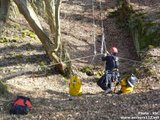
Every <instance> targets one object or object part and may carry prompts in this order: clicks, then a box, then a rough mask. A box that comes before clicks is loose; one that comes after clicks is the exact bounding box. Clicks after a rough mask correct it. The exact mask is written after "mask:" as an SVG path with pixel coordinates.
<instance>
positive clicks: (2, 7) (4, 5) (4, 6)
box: [0, 0, 10, 22]
mask: <svg viewBox="0 0 160 120" xmlns="http://www.w3.org/2000/svg"><path fill="white" fill-rule="evenodd" d="M9 3H10V0H0V21H3V22H6V20H7V18H8V11H9Z"/></svg>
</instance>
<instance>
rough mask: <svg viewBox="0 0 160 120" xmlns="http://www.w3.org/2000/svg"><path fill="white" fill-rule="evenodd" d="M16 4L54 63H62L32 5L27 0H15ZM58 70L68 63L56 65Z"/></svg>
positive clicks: (61, 69) (62, 69) (62, 70)
mask: <svg viewBox="0 0 160 120" xmlns="http://www.w3.org/2000/svg"><path fill="white" fill-rule="evenodd" d="M14 2H15V3H16V5H17V6H18V8H19V11H20V12H21V13H22V14H23V15H24V17H25V18H26V20H27V21H28V23H29V24H30V26H31V27H32V29H33V30H34V31H35V33H36V35H37V36H38V38H39V39H40V40H41V42H42V44H43V46H44V48H45V50H46V52H47V54H48V56H49V58H50V59H51V60H52V61H53V62H54V63H60V62H61V59H60V58H59V57H58V55H57V53H55V52H54V44H53V42H52V41H51V40H50V39H49V37H48V36H47V35H46V33H45V32H44V31H43V28H42V26H41V24H40V22H39V20H38V18H37V15H36V13H35V12H34V10H33V9H32V7H31V5H30V4H29V3H28V2H27V0H14ZM56 66H57V68H58V70H59V71H61V72H64V69H65V68H66V65H65V64H64V63H62V62H61V63H60V64H57V65H56Z"/></svg>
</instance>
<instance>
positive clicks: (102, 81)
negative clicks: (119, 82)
mask: <svg viewBox="0 0 160 120" xmlns="http://www.w3.org/2000/svg"><path fill="white" fill-rule="evenodd" d="M97 85H98V86H99V87H101V88H102V89H103V90H107V85H106V75H105V74H104V75H103V76H102V77H101V78H100V79H99V80H98V81H97Z"/></svg>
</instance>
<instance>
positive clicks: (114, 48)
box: [110, 47, 118, 54]
mask: <svg viewBox="0 0 160 120" xmlns="http://www.w3.org/2000/svg"><path fill="white" fill-rule="evenodd" d="M110 52H111V53H112V54H114V53H118V49H117V48H116V47H112V48H111V49H110Z"/></svg>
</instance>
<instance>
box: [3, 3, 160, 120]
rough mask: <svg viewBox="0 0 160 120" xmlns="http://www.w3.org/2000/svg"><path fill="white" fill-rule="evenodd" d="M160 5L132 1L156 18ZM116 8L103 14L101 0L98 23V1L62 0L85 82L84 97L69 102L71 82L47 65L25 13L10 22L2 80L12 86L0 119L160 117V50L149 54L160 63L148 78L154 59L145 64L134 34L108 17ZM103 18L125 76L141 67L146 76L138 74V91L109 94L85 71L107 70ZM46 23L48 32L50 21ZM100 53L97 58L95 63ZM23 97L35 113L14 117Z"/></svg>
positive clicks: (65, 32) (67, 35)
mask: <svg viewBox="0 0 160 120" xmlns="http://www.w3.org/2000/svg"><path fill="white" fill-rule="evenodd" d="M158 1H159V0H148V1H146V0H141V1H139V0H131V2H133V3H134V7H135V8H136V9H141V10H142V9H143V10H144V11H146V12H148V11H149V12H148V14H149V15H153V16H154V17H155V19H156V18H157V17H156V16H155V15H154V14H155V11H156V12H157V11H158V10H157V9H158V8H159V7H160V4H158V3H159V2H158ZM116 4H117V3H116V0H102V10H100V4H99V1H98V0H97V1H96V2H94V8H95V12H94V19H93V13H92V0H64V1H63V2H62V7H61V9H62V10H61V29H62V40H63V41H65V43H66V49H67V50H68V52H69V53H70V55H71V59H72V64H73V68H74V69H76V70H75V72H77V74H78V75H79V77H80V78H81V80H82V90H83V94H82V95H81V96H77V97H75V98H74V99H73V100H72V101H69V99H68V85H69V80H67V79H66V78H64V77H63V76H61V75H60V74H58V73H57V72H56V71H55V70H53V69H50V67H47V65H48V64H49V62H50V61H49V59H48V57H47V56H46V54H45V51H44V49H43V47H42V44H41V43H40V41H39V40H38V38H37V36H35V35H34V33H33V32H32V30H31V29H30V27H29V25H28V23H27V22H26V21H25V19H24V18H23V17H22V16H21V15H20V16H19V17H16V18H13V17H12V18H10V20H9V21H8V22H7V24H5V25H4V26H3V28H2V27H1V38H5V37H6V38H7V39H3V42H0V71H1V72H0V78H1V80H3V81H5V83H6V84H7V85H8V86H9V87H10V93H9V94H5V95H1V96H0V108H1V109H0V116H1V117H0V120H1V119H2V120H17V119H19V120H74V119H76V120H103V119H104V120H110V119H113V120H119V119H125V117H126V119H133V118H134V119H157V120H158V119H160V111H159V110H160V97H159V96H160V80H159V79H160V69H159V65H158V64H159V62H160V48H154V49H151V50H149V51H147V52H146V53H145V54H144V56H147V57H148V56H149V60H150V61H153V62H156V63H157V64H155V65H153V64H151V65H150V66H149V67H148V68H151V69H153V70H154V74H152V75H148V73H147V72H145V71H144V70H142V68H143V64H148V63H146V61H147V60H148V59H147V58H145V57H144V59H142V60H141V61H140V59H139V57H138V56H137V55H136V51H135V48H134V45H133V41H132V37H131V36H130V34H129V33H128V31H126V30H124V29H123V28H120V27H119V26H118V25H117V24H116V20H115V18H110V17H108V15H109V12H111V11H113V10H114V8H115V6H116ZM155 8H157V9H155ZM101 13H102V14H101ZM101 16H102V19H103V22H104V33H105V40H106V46H107V49H109V48H110V47H111V46H115V47H117V48H118V49H119V54H118V56H119V58H120V72H121V75H123V74H125V73H132V72H133V70H134V69H135V67H137V66H138V67H140V68H139V69H140V70H142V71H143V72H145V73H143V74H141V75H140V76H138V78H139V82H138V84H137V86H136V87H135V91H134V92H133V93H130V94H123V95H114V94H113V95H106V94H105V93H104V92H103V90H101V89H100V87H98V86H97V84H96V81H97V79H95V76H88V75H86V74H85V73H82V72H80V69H81V68H83V67H85V66H95V67H97V68H98V70H103V69H104V63H103V62H102V61H101V55H99V54H100V50H101V40H102V31H101V29H102V28H101ZM154 17H152V18H154ZM155 19H154V20H155ZM93 20H95V25H93ZM156 21H158V19H156ZM42 24H43V26H44V27H45V29H46V30H48V26H47V25H46V24H45V23H44V21H43V23H42ZM93 33H95V40H96V41H94V35H93ZM94 45H96V48H95V47H94ZM95 49H96V51H97V56H95V59H94V60H93V55H94V50H95ZM81 57H82V58H81ZM84 57H85V58H84ZM77 58H81V59H77ZM17 95H24V96H28V97H30V98H31V101H32V102H33V109H32V111H31V113H29V114H28V115H26V116H10V115H9V113H8V109H9V103H10V101H11V100H12V99H14V98H15V97H16V96H17ZM147 116H148V118H147ZM138 117H139V118H138ZM144 117H146V118H144ZM149 117H150V118H149ZM151 117H152V118H151Z"/></svg>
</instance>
